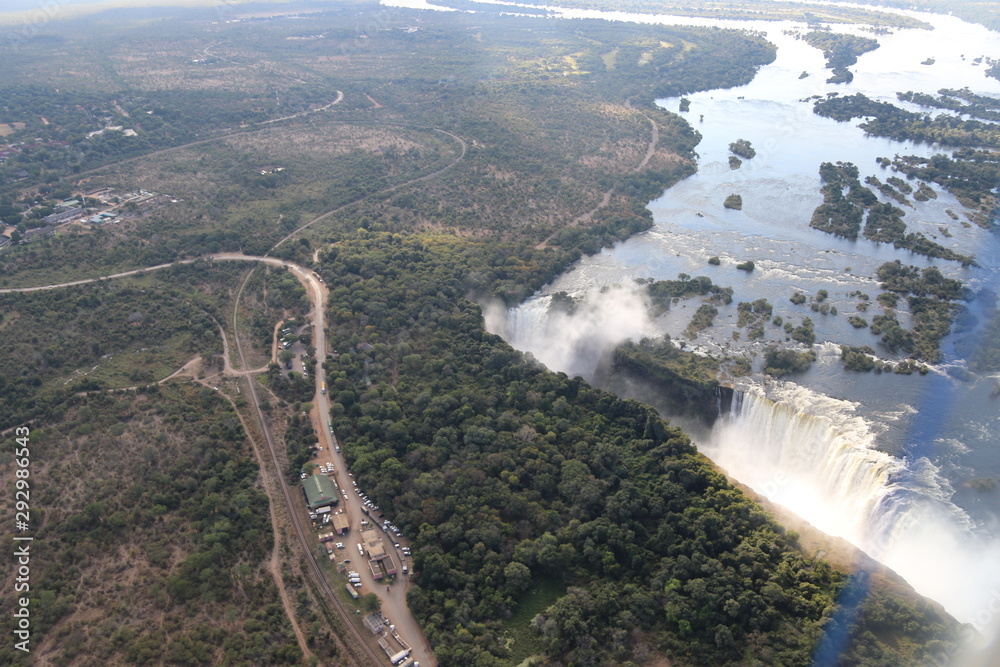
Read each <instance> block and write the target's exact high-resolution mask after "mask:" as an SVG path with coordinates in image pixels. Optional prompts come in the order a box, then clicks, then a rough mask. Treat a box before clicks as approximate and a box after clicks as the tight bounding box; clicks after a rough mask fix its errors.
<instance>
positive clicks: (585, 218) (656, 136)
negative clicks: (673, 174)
mask: <svg viewBox="0 0 1000 667" xmlns="http://www.w3.org/2000/svg"><path fill="white" fill-rule="evenodd" d="M645 118H646V120H648V121H649V124H650V125H651V126H652V127H653V131H652V133H651V135H650V138H649V146H647V147H646V154H645V156H643V158H642V160H641V161H640V162H639V164H637V165H636V166H635V167H633V168H632V173H638V172H639V171H642V170H643V169H645V168H646V165H648V164H649V161H650V160H651V159H652V158H653V155H654V154H655V153H656V145H657V144H658V143H660V128H659V126H658V125H657V124H656V121H655V120H653V119H652V118H650V117H649V116H645ZM614 193H615V189H614V188H611V189H610V190H608V191H607V192H605V193H604V196H603V197H602V198H601V201H600V203H599V204H598V205H597V206H595V207H594V208H592V209H590V210H589V211H587V212H586V213H584V214H583V215H580V216H577V217H576V218H573V220H572V221H571V222H570V223H569V227H576V226H577V225H580V224H582V223H585V222H590V221H591V220H592V219H593V217H594V215H595V214H596V213H597V212H598V211H600V210H601V209H602V208H605V207H607V205H608V204H610V203H611V195H613V194H614ZM555 234H556V233H555V232H553V233H552V234H550V235H549V236H547V237H546V238H545V240H544V241H542V242H541V243H539V244H538V245H536V246H535V250H544V249H545V248H548V247H549V241H551V240H552V237H553V236H555Z"/></svg>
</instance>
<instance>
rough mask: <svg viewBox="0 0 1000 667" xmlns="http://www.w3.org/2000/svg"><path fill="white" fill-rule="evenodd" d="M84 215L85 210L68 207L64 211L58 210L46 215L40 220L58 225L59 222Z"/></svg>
mask: <svg viewBox="0 0 1000 667" xmlns="http://www.w3.org/2000/svg"><path fill="white" fill-rule="evenodd" d="M84 215H86V211H84V210H83V209H82V208H75V207H74V208H68V209H66V210H65V211H59V212H58V213H53V214H51V215H47V216H45V217H44V218H42V220H44V221H45V223H46V224H49V225H58V224H59V223H61V222H67V221H69V220H75V219H76V218H79V217H82V216H84Z"/></svg>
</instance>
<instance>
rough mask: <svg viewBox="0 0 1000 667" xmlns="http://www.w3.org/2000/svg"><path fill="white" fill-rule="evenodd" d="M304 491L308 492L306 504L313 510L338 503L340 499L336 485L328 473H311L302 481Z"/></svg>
mask: <svg viewBox="0 0 1000 667" xmlns="http://www.w3.org/2000/svg"><path fill="white" fill-rule="evenodd" d="M302 491H303V492H304V493H305V494H306V505H307V506H308V507H309V509H310V510H311V511H316V510H317V509H319V508H320V507H329V506H331V505H336V504H337V503H338V502H339V500H340V494H339V493H338V492H337V487H336V485H335V484H334V483H333V481H332V480H331V479H330V478H329V477H327V476H326V475H309V476H308V477H306V478H305V480H303V482H302Z"/></svg>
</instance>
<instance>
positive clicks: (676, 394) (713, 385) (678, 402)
mask: <svg viewBox="0 0 1000 667" xmlns="http://www.w3.org/2000/svg"><path fill="white" fill-rule="evenodd" d="M679 354H683V353H679ZM671 361H672V360H664V359H662V358H658V357H656V356H654V355H650V354H643V353H642V351H641V350H639V349H638V348H637V346H633V345H628V344H626V345H622V346H619V347H617V348H616V349H615V350H614V351H613V352H611V353H610V354H608V355H606V356H605V357H604V358H603V359H602V360H601V362H600V363H599V364H598V366H597V370H596V371H595V373H594V384H595V385H597V386H598V387H600V388H602V389H604V390H606V391H610V392H612V393H614V394H617V395H618V396H621V397H623V398H634V399H636V400H639V401H642V402H644V403H647V404H649V405H652V406H653V407H654V408H656V409H657V411H659V412H660V414H661V415H663V416H664V417H669V416H679V415H683V416H687V417H696V418H698V419H699V420H700V421H702V422H703V423H704V424H705V426H711V425H712V424H713V423H714V422H715V420H716V418H717V417H718V416H719V414H722V413H724V412H728V411H729V408H730V406H731V405H732V400H733V390H732V389H730V388H729V387H724V386H722V385H720V384H719V382H718V381H717V380H715V379H714V378H713V377H710V376H709V374H707V373H706V372H705V368H704V367H699V366H692V365H686V364H683V363H671Z"/></svg>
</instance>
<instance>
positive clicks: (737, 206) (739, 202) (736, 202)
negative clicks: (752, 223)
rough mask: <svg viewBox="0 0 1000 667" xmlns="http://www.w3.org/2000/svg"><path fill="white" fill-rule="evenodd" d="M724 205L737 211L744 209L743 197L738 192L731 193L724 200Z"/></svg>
mask: <svg viewBox="0 0 1000 667" xmlns="http://www.w3.org/2000/svg"><path fill="white" fill-rule="evenodd" d="M722 205H723V206H725V207H726V208H731V209H733V210H736V211H740V210H742V209H743V197H742V196H741V195H738V194H731V195H729V196H728V197H726V200H725V201H724V202H722Z"/></svg>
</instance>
